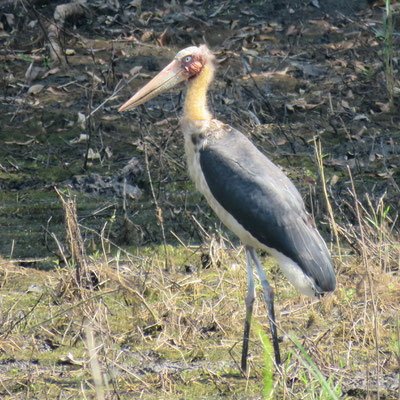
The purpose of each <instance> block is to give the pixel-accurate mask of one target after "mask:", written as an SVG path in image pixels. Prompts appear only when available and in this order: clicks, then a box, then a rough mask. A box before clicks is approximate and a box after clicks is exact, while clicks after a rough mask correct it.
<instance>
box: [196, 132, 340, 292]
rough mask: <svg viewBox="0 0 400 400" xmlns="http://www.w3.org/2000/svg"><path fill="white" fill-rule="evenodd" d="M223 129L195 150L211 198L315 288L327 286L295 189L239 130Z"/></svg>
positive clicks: (322, 257) (320, 244)
mask: <svg viewBox="0 0 400 400" xmlns="http://www.w3.org/2000/svg"><path fill="white" fill-rule="evenodd" d="M229 129H230V132H229V133H228V134H225V135H221V136H220V137H219V138H218V139H214V140H213V139H211V140H209V141H208V142H207V145H206V146H204V148H203V149H201V150H200V164H201V169H202V172H203V174H204V177H205V180H206V182H207V185H208V187H209V189H210V191H211V193H212V195H213V197H214V198H215V199H216V200H217V201H218V203H219V204H220V205H221V206H222V207H223V208H224V209H225V210H226V211H228V212H229V213H230V214H231V215H232V216H233V217H234V218H235V220H236V221H237V222H238V223H239V224H240V225H242V226H243V227H244V228H245V229H246V230H247V231H248V232H250V233H251V235H252V236H253V237H255V238H256V239H257V240H258V241H259V242H261V243H263V244H264V245H265V246H267V247H269V248H273V249H275V250H277V251H279V252H280V253H282V254H284V255H285V256H286V257H289V258H290V259H292V260H293V261H294V262H296V263H297V264H298V265H299V266H300V268H301V269H302V270H303V271H304V273H305V274H306V275H307V276H310V277H312V278H313V279H314V281H315V282H316V284H317V285H318V286H319V289H321V290H322V291H331V290H333V289H334V287H335V275H334V272H333V267H332V262H331V258H330V255H329V251H328V249H327V247H326V245H325V242H324V240H323V239H322V237H321V236H320V235H319V233H318V231H317V230H316V228H315V227H314V226H312V225H311V224H310V223H309V222H308V215H307V213H306V211H305V207H304V203H303V200H302V198H301V195H300V193H299V192H298V190H297V189H296V188H295V186H294V185H293V184H292V182H291V181H290V180H289V178H287V176H286V175H285V174H284V173H283V172H282V171H281V170H280V169H279V168H278V167H277V166H276V165H275V164H273V163H272V162H271V161H270V160H269V159H268V158H267V157H265V156H264V155H263V154H262V153H261V152H260V151H259V150H258V149H257V148H256V147H255V146H254V145H253V144H252V143H251V142H250V141H249V140H248V139H247V138H246V137H245V136H244V135H243V134H242V133H240V132H239V131H237V130H235V129H232V128H230V127H229Z"/></svg>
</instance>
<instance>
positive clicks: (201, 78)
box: [184, 64, 213, 121]
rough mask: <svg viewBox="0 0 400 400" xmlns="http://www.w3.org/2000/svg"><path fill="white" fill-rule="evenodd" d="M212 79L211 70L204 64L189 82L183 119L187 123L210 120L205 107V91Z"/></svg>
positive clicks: (209, 114)
mask: <svg viewBox="0 0 400 400" xmlns="http://www.w3.org/2000/svg"><path fill="white" fill-rule="evenodd" d="M212 78H213V68H212V67H210V66H209V65H207V64H205V65H204V66H203V69H202V70H201V72H200V73H199V75H198V76H197V77H196V78H194V79H192V80H191V81H190V82H189V87H188V90H187V94H186V101H185V112H184V118H185V119H187V120H189V121H198V120H210V119H211V117H212V116H211V113H210V112H209V111H208V107H207V90H208V85H209V84H210V82H211V80H212Z"/></svg>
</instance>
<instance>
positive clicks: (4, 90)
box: [0, 0, 400, 398]
mask: <svg viewBox="0 0 400 400" xmlns="http://www.w3.org/2000/svg"><path fill="white" fill-rule="evenodd" d="M150 3H151V4H150ZM60 4H61V2H40V1H39V2H31V3H25V2H12V1H2V2H1V3H0V7H1V8H0V21H1V25H0V41H1V49H0V60H1V69H2V73H1V74H2V76H1V79H0V88H1V93H0V109H1V112H0V119H1V120H0V143H1V146H0V188H1V193H0V225H1V231H0V255H1V257H3V258H4V259H9V260H13V261H14V262H16V263H18V264H20V265H23V266H24V267H34V268H36V269H44V270H49V269H52V268H53V266H54V265H55V264H57V265H59V264H63V262H64V261H65V259H64V257H63V256H62V254H61V253H62V252H61V251H60V245H59V244H58V243H59V242H61V243H63V241H64V237H65V235H64V231H65V228H64V220H63V211H62V207H61V203H60V200H59V198H58V196H57V194H56V193H55V191H54V187H57V188H59V189H62V190H63V189H65V188H67V187H70V188H71V189H72V191H73V193H75V194H76V195H77V199H78V211H79V218H80V223H81V225H82V234H83V236H84V240H85V245H86V247H87V251H88V253H93V252H96V251H98V249H99V248H100V247H101V241H100V237H101V236H102V235H103V237H104V236H106V237H107V238H108V239H110V240H112V242H113V243H115V244H116V245H118V246H120V247H122V248H124V249H129V250H131V251H136V250H137V249H138V248H140V247H141V246H144V245H146V246H148V245H152V244H154V245H157V244H160V243H162V242H163V241H164V242H165V243H168V244H170V245H172V246H178V245H181V244H182V243H185V245H187V246H190V245H192V244H199V243H203V241H204V240H205V238H206V237H207V235H206V233H209V234H210V235H212V234H213V232H215V230H216V228H217V229H219V228H220V227H221V226H220V223H219V222H218V221H217V219H216V218H215V217H214V216H213V215H212V213H211V212H210V210H209V208H208V206H207V205H206V203H205V201H204V200H203V199H202V198H201V196H200V195H199V194H197V193H196V192H195V191H194V187H193V185H192V184H191V183H190V181H189V179H188V176H187V173H186V167H185V161H184V155H183V139H182V136H181V134H180V132H179V125H178V119H179V115H180V114H181V112H182V104H183V97H184V88H183V87H180V88H178V89H177V90H175V91H173V92H172V93H169V94H166V95H164V96H162V97H160V98H158V99H155V100H153V101H152V102H150V103H149V104H147V105H145V106H142V107H140V108H139V109H137V110H134V111H132V112H130V113H126V114H124V115H120V114H118V112H117V109H118V107H119V106H120V105H121V104H122V102H124V101H125V100H126V99H127V98H128V97H129V96H130V95H131V94H132V93H133V92H134V91H135V90H136V89H138V88H139V87H141V86H142V85H143V84H144V83H145V82H147V81H148V79H149V78H150V77H151V76H154V74H155V73H156V72H157V71H159V70H160V69H161V68H162V67H163V66H164V65H166V64H167V63H168V62H169V61H170V60H171V58H172V57H173V56H174V54H175V53H176V52H177V51H178V50H179V49H181V48H184V47H186V46H189V45H193V44H196V45H197V44H201V43H207V44H208V45H209V47H211V48H212V50H213V51H214V52H215V54H216V59H217V64H218V69H217V74H216V79H215V83H214V85H213V86H212V88H211V93H210V106H211V109H212V111H213V113H214V114H215V116H216V117H217V118H219V119H221V120H222V121H224V122H227V123H229V124H231V125H233V126H235V127H236V128H238V129H240V130H242V131H243V132H246V133H247V135H248V136H249V137H250V138H251V139H252V140H253V141H254V142H255V143H256V145H257V146H258V147H259V148H260V149H261V150H262V151H263V152H264V153H266V154H267V155H268V156H269V157H270V158H271V159H272V160H274V161H275V162H276V163H277V164H279V165H280V166H281V167H282V168H283V169H284V171H285V172H286V173H287V174H288V175H289V176H290V178H291V179H292V180H293V181H294V182H295V183H296V185H297V187H298V188H299V189H300V191H301V193H302V195H303V197H304V198H305V201H306V203H307V206H308V208H309V209H310V210H311V211H312V212H313V214H314V216H315V219H316V222H317V224H318V225H319V227H320V230H321V232H322V234H323V236H324V237H325V238H326V240H327V241H328V242H329V243H333V242H334V240H335V238H334V233H333V232H332V229H331V224H330V222H329V221H330V220H329V213H328V209H327V206H326V202H325V198H324V194H323V190H322V187H323V186H322V183H321V173H320V171H319V170H318V168H317V162H316V156H315V141H314V140H315V139H317V140H318V141H320V143H321V146H322V157H323V165H324V171H325V172H324V173H325V176H324V178H325V179H324V180H325V182H326V187H327V192H328V194H329V198H330V200H331V205H332V208H333V215H334V216H335V218H336V222H337V223H338V224H339V228H340V229H339V231H340V232H339V235H340V241H341V243H342V245H343V246H344V247H345V248H346V249H347V251H348V252H349V253H351V254H355V255H357V254H361V252H362V249H361V248H360V244H359V243H360V242H359V240H360V235H359V233H358V231H357V226H358V219H357V217H358V216H357V213H356V209H355V207H354V204H355V199H354V197H355V196H357V197H358V198H359V200H360V201H361V204H362V205H363V206H364V207H365V209H366V214H368V215H370V216H371V218H374V216H375V217H376V215H378V214H379V213H381V214H382V215H383V213H385V218H386V217H387V219H388V221H389V225H390V226H391V229H392V231H393V232H394V234H395V235H397V233H396V232H397V229H398V223H397V210H398V209H399V206H400V201H399V198H400V196H399V194H400V188H399V184H400V166H399V165H400V114H399V112H398V105H399V97H398V94H399V88H400V86H399V75H398V68H399V58H398V49H399V28H400V25H399V21H400V17H399V16H398V15H397V14H396V13H397V10H398V8H396V7H395V8H394V13H395V15H394V17H395V19H394V31H395V35H394V36H393V38H394V42H393V44H392V47H390V48H389V51H390V52H392V54H393V56H394V57H393V67H394V71H395V74H394V77H395V78H394V80H395V82H394V87H395V90H394V104H393V105H392V106H391V105H390V104H389V95H388V88H387V78H386V76H387V74H386V73H387V67H385V49H386V50H387V49H388V47H387V46H386V45H385V38H384V34H385V33H384V26H383V23H382V21H383V15H384V9H383V7H382V5H379V4H375V5H374V6H372V5H371V4H370V3H369V2H366V1H358V0H354V1H349V0H347V1H319V2H318V1H308V0H307V1H305V0H295V1H293V0H291V1H290V0H286V1H277V0H276V1H250V2H239V1H236V0H231V1H226V2H216V1H192V0H190V1H187V2H162V1H155V2H143V4H141V2H129V1H125V0H123V1H119V2H118V1H106V2H104V1H90V2H88V3H87V6H86V7H85V8H84V10H83V11H82V10H81V12H80V13H77V14H74V15H71V16H69V17H68V18H67V19H66V20H65V22H64V23H63V24H62V26H59V27H58V28H59V29H60V35H59V42H58V45H59V46H60V49H61V53H60V54H59V55H58V56H54V55H53V56H52V49H51V45H49V43H50V38H49V25H50V24H51V22H52V21H54V12H55V10H56V6H57V5H60ZM53 50H54V49H53ZM128 82H129V83H128ZM352 185H354V187H355V193H354V191H353V186H352ZM156 203H157V204H156ZM157 207H159V208H160V210H161V211H157ZM382 210H383V211H382ZM374 212H375V214H374ZM160 213H161V215H162V218H160ZM378 217H379V215H378ZM160 221H162V223H160ZM200 226H201V228H200ZM203 229H204V230H203ZM205 232H206V233H205ZM227 235H229V233H228V234H227ZM232 240H233V241H234V243H237V242H235V239H234V238H232ZM389 258H390V257H389ZM205 264H207V262H205ZM179 267H182V268H189V269H190V266H183V265H182V266H179ZM385 268H386V269H387V270H390V271H391V272H392V273H393V272H394V273H396V271H398V262H397V263H396V261H395V260H394V261H393V260H392V259H390V260H389V261H388V263H387V265H386V266H385ZM364 389H365V388H363V390H364ZM363 393H364V392H363ZM388 398H389V397H388Z"/></svg>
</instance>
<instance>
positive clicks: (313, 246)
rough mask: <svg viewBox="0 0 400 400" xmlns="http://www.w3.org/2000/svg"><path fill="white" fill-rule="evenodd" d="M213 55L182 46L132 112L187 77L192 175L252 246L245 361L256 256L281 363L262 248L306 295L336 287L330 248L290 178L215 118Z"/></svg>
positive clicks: (134, 100) (185, 126)
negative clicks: (210, 105)
mask: <svg viewBox="0 0 400 400" xmlns="http://www.w3.org/2000/svg"><path fill="white" fill-rule="evenodd" d="M214 69H215V68H214V56H213V54H212V53H211V51H210V50H209V49H208V48H207V46H205V45H201V46H199V47H196V46H191V47H188V48H186V49H184V50H181V51H179V52H178V53H177V55H176V56H175V58H174V60H173V61H172V62H171V63H170V64H168V65H167V66H166V67H165V68H164V69H163V70H162V71H161V72H160V73H159V74H158V75H157V76H155V77H154V78H153V79H152V80H151V81H150V82H149V83H147V85H145V86H144V87H143V88H142V89H140V90H139V91H138V92H137V93H136V94H135V95H134V96H132V97H131V98H130V99H129V100H128V101H126V102H125V103H124V104H123V105H122V106H121V107H120V108H119V111H120V112H121V111H126V110H130V109H132V108H135V107H137V106H139V105H140V104H143V103H145V102H147V101H149V100H150V99H152V98H154V97H156V96H158V95H160V94H161V93H164V92H165V91H167V90H169V89H171V88H173V87H174V86H176V85H178V84H179V83H181V82H184V81H186V82H187V94H186V100H185V107H184V113H183V117H182V120H181V128H182V131H183V134H184V139H185V153H186V158H187V165H188V169H189V174H190V176H191V178H192V179H193V181H194V182H195V185H196V188H197V189H198V190H199V191H200V192H201V193H202V194H203V195H204V197H205V198H206V200H207V202H208V204H209V205H210V207H211V208H212V209H213V210H214V212H215V213H216V214H217V216H218V217H219V218H220V219H221V221H222V222H223V223H224V225H226V226H227V227H228V228H229V229H230V230H231V231H232V232H234V233H235V234H236V235H237V236H238V237H239V239H240V240H241V241H242V243H243V244H244V246H245V249H246V258H247V285H248V290H247V295H246V298H245V304H246V319H245V326H244V335H243V348H242V359H241V368H242V370H243V371H244V372H246V370H247V356H248V346H249V333H250V324H251V317H252V312H253V304H254V299H255V286H254V276H253V263H254V265H255V267H256V270H257V273H258V276H259V278H260V280H261V284H262V287H263V293H264V299H265V301H266V303H267V310H268V317H269V324H270V328H271V334H272V343H273V348H274V354H275V361H276V364H277V365H279V364H280V363H281V355H280V350H279V342H278V335H277V330H276V324H275V312H274V293H273V290H272V287H271V285H270V284H269V282H268V279H267V276H266V274H265V272H264V270H263V268H262V266H261V264H260V261H259V259H258V257H257V253H256V250H255V249H262V250H265V251H267V252H268V253H270V254H271V255H272V256H274V257H275V258H276V260H277V261H278V264H279V266H280V268H281V270H282V271H283V273H284V275H285V276H286V278H287V279H288V280H289V282H290V283H291V284H292V285H294V286H295V287H296V288H297V289H298V290H299V291H300V292H301V293H302V294H304V295H306V296H309V297H312V298H315V297H317V298H319V297H321V296H322V295H323V294H324V293H326V292H331V291H333V290H334V289H335V286H336V278H335V273H334V270H333V266H332V260H331V257H330V254H329V250H328V248H327V246H326V244H325V242H324V240H323V239H322V237H321V236H320V234H319V233H318V231H317V229H316V227H315V225H314V224H313V222H312V220H311V217H310V216H309V214H307V212H306V210H305V206H304V202H303V200H302V198H301V195H300V193H299V192H298V190H297V189H296V187H295V186H294V185H293V183H292V182H291V181H290V180H289V178H288V177H287V176H286V175H285V174H284V173H283V172H282V171H281V170H280V169H279V168H278V167H277V166H276V165H275V164H274V163H272V162H271V161H270V160H269V159H268V158H267V157H266V156H265V155H264V154H262V153H261V152H260V151H259V150H258V149H257V148H256V147H255V146H254V144H253V143H252V142H251V141H250V140H249V139H248V138H247V137H246V136H245V135H244V134H243V133H241V132H239V131H238V130H237V129H235V128H232V127H231V126H229V125H227V124H224V123H222V122H220V121H218V120H217V119H214V118H213V117H212V115H211V113H210V111H209V109H208V107H207V90H208V87H209V85H210V83H211V81H212V80H213V77H214Z"/></svg>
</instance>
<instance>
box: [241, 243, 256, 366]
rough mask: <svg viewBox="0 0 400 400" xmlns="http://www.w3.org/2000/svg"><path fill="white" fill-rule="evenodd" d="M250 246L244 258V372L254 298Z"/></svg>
mask: <svg viewBox="0 0 400 400" xmlns="http://www.w3.org/2000/svg"><path fill="white" fill-rule="evenodd" d="M250 249H251V248H250V247H247V246H246V258H247V295H246V300H245V302H246V320H245V322H244V333H243V349H242V364H241V366H242V371H243V372H244V373H246V370H247V354H248V351H249V334H250V324H251V316H252V314H253V304H254V299H255V293H254V276H253V263H252V261H251V259H252V257H251V253H250Z"/></svg>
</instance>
